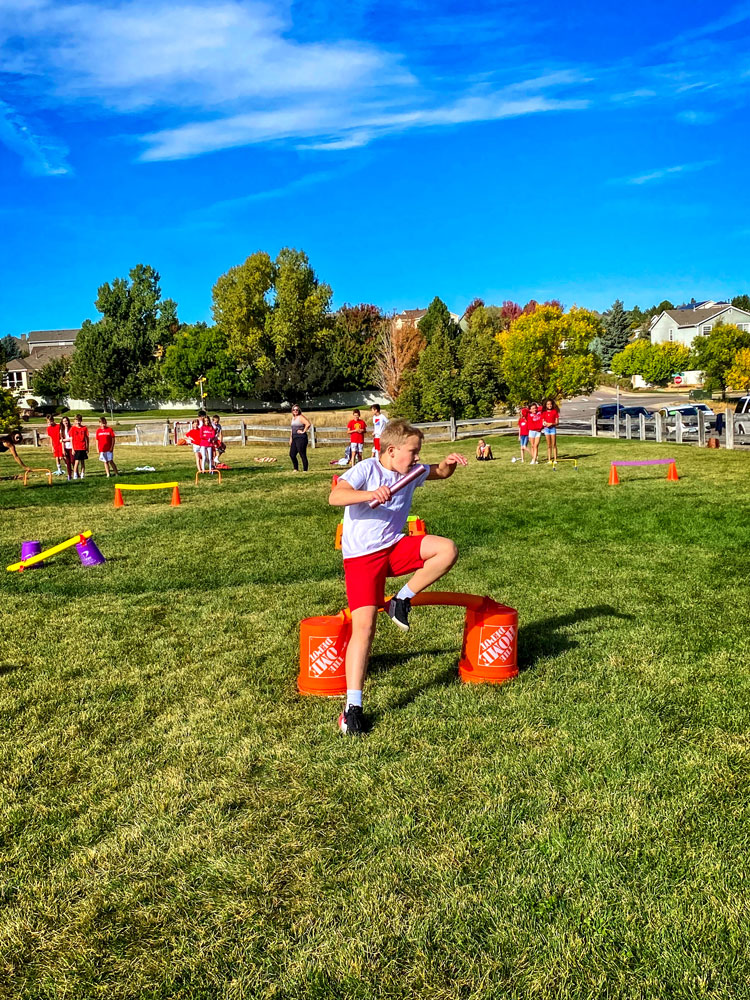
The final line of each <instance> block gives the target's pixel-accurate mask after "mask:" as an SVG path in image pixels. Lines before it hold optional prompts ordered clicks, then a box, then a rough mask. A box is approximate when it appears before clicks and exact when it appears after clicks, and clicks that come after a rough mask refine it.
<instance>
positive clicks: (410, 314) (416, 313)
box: [394, 309, 463, 330]
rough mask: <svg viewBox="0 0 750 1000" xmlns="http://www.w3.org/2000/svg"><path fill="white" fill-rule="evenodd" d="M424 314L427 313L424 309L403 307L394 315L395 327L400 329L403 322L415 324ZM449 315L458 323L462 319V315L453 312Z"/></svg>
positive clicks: (410, 324)
mask: <svg viewBox="0 0 750 1000" xmlns="http://www.w3.org/2000/svg"><path fill="white" fill-rule="evenodd" d="M426 315H427V310H426V309H404V311H403V312H400V313H397V314H396V316H394V320H395V321H396V327H397V329H399V330H400V329H401V327H402V326H404V325H405V324H407V325H409V326H416V325H417V324H418V323H419V321H420V320H421V319H424V317H425V316H426ZM450 316H451V319H452V320H453V322H454V323H460V321H461V320H462V319H463V317H462V316H459V315H457V314H456V313H453V312H452V313H451V314H450Z"/></svg>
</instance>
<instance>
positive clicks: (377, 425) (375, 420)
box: [370, 403, 388, 458]
mask: <svg viewBox="0 0 750 1000" xmlns="http://www.w3.org/2000/svg"><path fill="white" fill-rule="evenodd" d="M370 410H371V412H372V457H373V458H380V435H381V434H382V433H383V429H384V428H385V425H386V424H387V423H388V417H386V416H385V414H384V413H381V412H380V405H379V404H378V403H373V404H372V406H371V407H370Z"/></svg>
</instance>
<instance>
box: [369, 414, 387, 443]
mask: <svg viewBox="0 0 750 1000" xmlns="http://www.w3.org/2000/svg"><path fill="white" fill-rule="evenodd" d="M387 423H388V417H386V416H384V415H383V414H382V413H379V414H378V415H377V416H373V418H372V436H373V437H374V438H379V437H380V435H381V434H382V433H383V428H384V427H385V425H386V424H387Z"/></svg>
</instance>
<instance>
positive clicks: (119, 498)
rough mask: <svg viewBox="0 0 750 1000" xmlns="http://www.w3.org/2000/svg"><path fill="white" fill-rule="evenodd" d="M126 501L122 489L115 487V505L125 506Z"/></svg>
mask: <svg viewBox="0 0 750 1000" xmlns="http://www.w3.org/2000/svg"><path fill="white" fill-rule="evenodd" d="M124 506H125V503H124V502H123V499H122V490H118V489H115V507H124Z"/></svg>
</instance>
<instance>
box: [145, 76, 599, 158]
mask: <svg viewBox="0 0 750 1000" xmlns="http://www.w3.org/2000/svg"><path fill="white" fill-rule="evenodd" d="M515 89H517V88H514V90H515ZM585 107H587V102H586V101H584V100H563V99H557V98H550V97H546V96H544V95H540V94H532V95H530V96H528V97H519V96H509V95H506V94H505V93H498V94H491V95H486V96H469V97H463V98H460V99H458V100H456V101H453V102H450V103H448V104H444V105H438V106H436V107H429V108H414V109H412V110H407V111H399V110H390V109H387V108H383V109H378V110H374V109H373V108H372V107H362V106H351V105H345V104H337V103H331V104H329V105H328V106H325V107H323V106H320V105H317V104H300V105H295V106H293V107H286V108H283V109H280V110H278V111H262V112H257V113H253V114H244V115H235V116H232V117H229V118H220V119H215V120H213V121H204V122H191V123H189V124H187V125H182V126H180V127H178V128H175V129H165V130H164V131H161V132H154V133H151V134H150V135H146V136H144V137H143V141H144V142H145V143H146V144H147V147H148V148H147V149H146V150H145V152H144V153H143V157H142V158H143V159H144V160H175V159H183V158H185V157H187V156H198V155H200V154H202V153H207V152H210V151H211V150H214V149H228V148H230V147H236V146H247V145H252V144H254V143H260V142H269V141H279V140H284V139H287V140H288V139H291V140H295V142H296V144H297V145H298V147H299V148H303V149H319V150H342V149H351V148H354V147H356V146H363V145H365V144H366V143H368V142H370V141H372V140H373V139H374V138H376V137H378V136H383V135H388V134H391V133H394V132H404V131H406V130H408V129H414V128H429V127H439V126H450V125H461V124H467V123H470V122H486V121H498V120H500V119H502V118H514V117H518V116H520V115H530V114H540V113H542V112H551V111H578V110H581V109H583V108H585ZM314 137H320V140H321V141H319V142H315V143H312V144H311V143H310V142H304V141H302V140H310V139H312V138H314Z"/></svg>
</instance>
